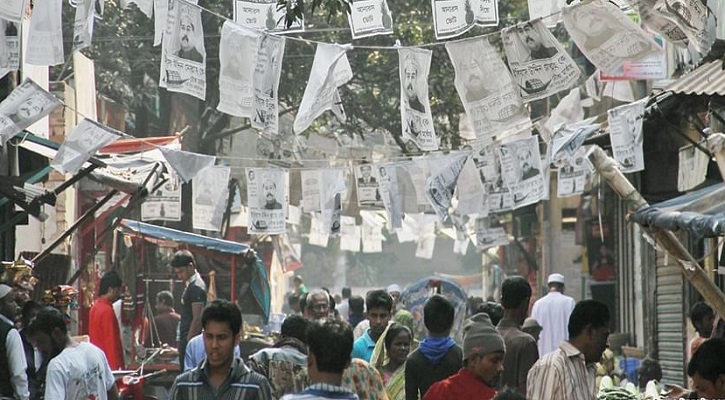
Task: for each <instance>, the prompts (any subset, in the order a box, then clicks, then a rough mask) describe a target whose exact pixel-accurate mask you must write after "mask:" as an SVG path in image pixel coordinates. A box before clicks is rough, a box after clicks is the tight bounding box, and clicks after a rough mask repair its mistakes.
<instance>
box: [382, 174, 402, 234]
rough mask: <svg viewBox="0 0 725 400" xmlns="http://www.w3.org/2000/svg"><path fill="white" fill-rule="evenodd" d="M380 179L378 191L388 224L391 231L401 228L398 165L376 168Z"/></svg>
mask: <svg viewBox="0 0 725 400" xmlns="http://www.w3.org/2000/svg"><path fill="white" fill-rule="evenodd" d="M377 168H378V177H379V178H380V191H381V197H382V198H383V205H384V206H385V211H387V212H388V222H389V223H390V228H391V229H400V228H402V227H403V199H402V197H401V195H400V190H399V189H398V172H397V170H398V165H397V164H381V165H378V166H377Z"/></svg>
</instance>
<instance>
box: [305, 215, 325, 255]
mask: <svg viewBox="0 0 725 400" xmlns="http://www.w3.org/2000/svg"><path fill="white" fill-rule="evenodd" d="M311 217H312V218H311V219H310V234H309V236H308V237H307V238H308V240H309V243H310V245H311V246H319V247H327V243H328V241H329V240H330V233H329V232H328V230H327V229H325V224H324V223H323V222H322V215H321V214H320V213H312V215H311Z"/></svg>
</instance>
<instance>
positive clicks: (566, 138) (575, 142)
mask: <svg viewBox="0 0 725 400" xmlns="http://www.w3.org/2000/svg"><path fill="white" fill-rule="evenodd" d="M599 127H600V125H599V124H590V123H588V121H579V122H576V123H573V124H564V125H561V126H560V127H559V129H558V130H557V131H556V132H554V136H553V138H552V140H551V154H552V156H551V159H552V161H554V162H557V161H559V160H561V159H569V158H572V157H574V153H576V152H577V150H579V148H580V147H581V146H582V145H583V144H584V142H585V141H586V140H587V139H588V138H589V137H590V136H592V134H594V133H595V132H596V131H598V130H599Z"/></svg>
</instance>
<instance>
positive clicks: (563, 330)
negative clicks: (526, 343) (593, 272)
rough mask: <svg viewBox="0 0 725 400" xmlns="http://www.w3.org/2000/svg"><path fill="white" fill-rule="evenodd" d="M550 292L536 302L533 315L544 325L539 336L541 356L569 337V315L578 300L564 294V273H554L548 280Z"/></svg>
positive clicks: (557, 346)
mask: <svg viewBox="0 0 725 400" xmlns="http://www.w3.org/2000/svg"><path fill="white" fill-rule="evenodd" d="M546 283H547V286H548V287H549V293H547V294H546V296H544V297H542V298H540V299H539V300H537V301H536V303H534V309H533V310H532V313H531V317H533V318H534V319H535V320H536V321H538V322H539V324H540V325H541V327H542V329H543V330H542V331H541V335H540V336H539V357H543V356H544V355H546V354H547V353H549V352H551V351H553V350H556V349H557V348H559V344H561V342H562V341H563V340H568V339H569V330H568V326H569V316H571V312H572V311H573V310H574V306H575V305H576V301H575V300H574V299H573V298H571V297H569V296H565V295H564V289H565V286H564V283H565V279H564V275H562V274H559V273H553V274H551V275H549V279H548V280H547V281H546Z"/></svg>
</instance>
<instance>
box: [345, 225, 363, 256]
mask: <svg viewBox="0 0 725 400" xmlns="http://www.w3.org/2000/svg"><path fill="white" fill-rule="evenodd" d="M340 222H341V224H342V227H341V228H340V250H343V251H352V252H355V253H357V252H359V251H360V238H361V236H362V229H361V227H360V226H359V225H356V224H355V217H347V216H342V218H341V219H340Z"/></svg>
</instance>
